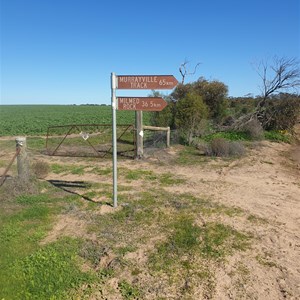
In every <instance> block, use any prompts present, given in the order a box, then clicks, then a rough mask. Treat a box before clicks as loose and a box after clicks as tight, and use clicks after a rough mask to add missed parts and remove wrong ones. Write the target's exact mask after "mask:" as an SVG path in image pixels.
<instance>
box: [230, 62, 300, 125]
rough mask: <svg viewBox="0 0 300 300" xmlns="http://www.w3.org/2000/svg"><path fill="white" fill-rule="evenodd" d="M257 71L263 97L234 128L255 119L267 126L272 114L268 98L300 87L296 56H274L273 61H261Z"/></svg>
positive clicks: (299, 70)
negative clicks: (269, 110) (268, 111)
mask: <svg viewBox="0 0 300 300" xmlns="http://www.w3.org/2000/svg"><path fill="white" fill-rule="evenodd" d="M257 73H258V75H259V77H260V78H261V80H262V84H261V93H262V95H261V99H260V100H259V102H258V104H257V106H256V108H255V110H254V112H253V113H251V114H248V115H246V116H243V117H242V118H241V119H239V120H237V122H235V124H234V125H233V127H234V129H241V128H242V127H243V126H244V125H246V124H247V123H249V122H251V121H252V120H253V119H256V120H258V121H259V122H260V123H261V125H262V127H263V128H265V127H266V125H267V124H268V122H269V120H270V119H271V117H272V115H270V114H269V115H268V116H267V115H266V106H267V100H268V99H269V97H270V96H271V95H273V94H276V93H279V92H283V91H290V90H293V89H294V91H297V88H299V87H300V67H299V61H298V60H296V59H295V58H285V57H274V59H273V61H272V63H271V64H270V63H268V62H267V61H261V62H260V63H259V64H258V67H257Z"/></svg>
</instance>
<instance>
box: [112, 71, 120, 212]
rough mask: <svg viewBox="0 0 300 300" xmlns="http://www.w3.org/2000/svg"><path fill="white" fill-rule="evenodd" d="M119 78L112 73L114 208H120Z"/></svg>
mask: <svg viewBox="0 0 300 300" xmlns="http://www.w3.org/2000/svg"><path fill="white" fill-rule="evenodd" d="M116 88H117V77H116V74H115V73H111V108H112V144H113V201H114V207H117V206H118V190H117V186H118V174H117V118H116V110H117V98H116Z"/></svg>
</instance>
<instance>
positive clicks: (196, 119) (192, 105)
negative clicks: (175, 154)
mask: <svg viewBox="0 0 300 300" xmlns="http://www.w3.org/2000/svg"><path fill="white" fill-rule="evenodd" d="M207 116H208V110H207V106H206V105H205V104H204V102H203V100H202V97H201V96H200V95H197V94H192V93H188V94H187V95H186V96H185V97H184V98H183V99H180V100H179V101H178V102H177V103H176V116H175V124H176V126H177V128H179V129H180V131H181V133H182V135H183V136H184V138H185V139H186V141H187V142H188V144H191V142H192V140H193V137H195V136H198V135H199V130H200V129H201V126H202V121H203V120H205V119H206V118H207Z"/></svg>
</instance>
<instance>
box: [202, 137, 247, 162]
mask: <svg viewBox="0 0 300 300" xmlns="http://www.w3.org/2000/svg"><path fill="white" fill-rule="evenodd" d="M199 147H200V148H199ZM197 149H199V150H200V149H202V151H204V152H205V154H206V155H209V156H218V157H229V156H242V155H244V154H245V147H244V146H243V144H242V143H240V142H237V141H228V140H226V139H224V138H215V139H213V140H212V141H211V142H210V143H209V144H207V145H206V146H205V145H203V144H202V145H201V146H198V148H197Z"/></svg>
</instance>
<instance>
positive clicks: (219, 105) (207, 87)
mask: <svg viewBox="0 0 300 300" xmlns="http://www.w3.org/2000/svg"><path fill="white" fill-rule="evenodd" d="M189 93H192V94H196V95H199V96H201V97H202V99H203V101H204V103H205V104H206V105H207V107H208V108H209V117H210V118H212V119H216V120H219V119H221V118H222V117H223V116H224V114H225V112H226V108H227V93H228V88H227V86H226V85H225V84H224V83H223V82H220V81H218V80H213V81H208V80H206V79H205V78H204V77H200V78H199V79H198V80H197V81H195V82H193V83H188V84H179V85H178V86H177V87H176V88H175V90H174V92H173V93H172V98H173V99H174V100H175V101H179V100H180V99H183V98H184V97H186V95H187V94H189Z"/></svg>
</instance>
